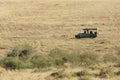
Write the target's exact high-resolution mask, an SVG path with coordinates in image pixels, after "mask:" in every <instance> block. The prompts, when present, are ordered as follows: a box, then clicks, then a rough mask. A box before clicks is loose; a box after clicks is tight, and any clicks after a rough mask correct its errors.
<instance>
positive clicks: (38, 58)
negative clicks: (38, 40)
mask: <svg viewBox="0 0 120 80" xmlns="http://www.w3.org/2000/svg"><path fill="white" fill-rule="evenodd" d="M31 62H32V63H33V67H37V68H46V67H49V66H52V64H53V63H51V60H50V59H49V58H48V57H46V56H44V55H35V56H33V57H32V58H31Z"/></svg>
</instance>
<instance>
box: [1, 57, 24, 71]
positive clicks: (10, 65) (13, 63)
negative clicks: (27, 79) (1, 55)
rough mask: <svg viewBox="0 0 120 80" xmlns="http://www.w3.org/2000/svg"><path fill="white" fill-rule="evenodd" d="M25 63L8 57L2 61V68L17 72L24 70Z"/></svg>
mask: <svg viewBox="0 0 120 80" xmlns="http://www.w3.org/2000/svg"><path fill="white" fill-rule="evenodd" d="M24 65H25V64H24V63H23V62H22V61H20V60H19V59H16V58H12V57H8V58H5V59H3V60H2V66H3V67H4V68H6V69H10V70H15V69H21V68H24Z"/></svg>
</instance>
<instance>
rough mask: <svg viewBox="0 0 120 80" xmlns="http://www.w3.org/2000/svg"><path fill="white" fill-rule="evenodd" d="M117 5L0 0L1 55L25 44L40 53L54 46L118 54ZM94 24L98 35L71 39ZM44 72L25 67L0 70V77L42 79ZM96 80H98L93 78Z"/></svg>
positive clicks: (99, 0)
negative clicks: (35, 71) (18, 69)
mask: <svg viewBox="0 0 120 80" xmlns="http://www.w3.org/2000/svg"><path fill="white" fill-rule="evenodd" d="M119 8H120V1H119V0H26V1H25V0H1V1H0V57H3V56H5V55H6V53H7V52H9V51H10V50H11V49H13V47H15V46H19V45H21V44H25V43H28V44H31V45H33V46H34V47H36V48H37V50H38V51H39V53H43V54H48V53H49V52H50V50H52V49H54V48H61V49H64V50H66V51H68V52H69V53H73V52H80V53H86V52H90V53H96V54H98V55H100V56H103V55H104V54H107V53H113V54H114V53H117V50H118V49H120V38H119V37H120V32H119V30H120V27H119V26H120V10H119ZM94 26H95V27H97V28H98V30H99V35H98V38H96V39H81V40H76V39H74V35H75V34H76V33H79V32H81V31H82V29H83V28H86V27H94ZM103 65H104V64H103ZM0 70H1V69H0ZM47 73H48V74H49V71H48V72H45V73H34V74H33V73H31V71H29V70H28V71H15V72H14V71H13V72H10V71H3V73H2V74H1V71H0V80H16V79H17V80H33V79H34V80H38V79H40V80H45V79H44V78H45V77H44V76H46V75H47V76H48V74H47ZM21 76H22V77H21ZM70 79H72V80H73V78H70ZM70 79H68V80H70ZM96 79H98V80H100V79H99V78H93V79H92V80H96ZM66 80H67V79H66ZM74 80H75V79H74ZM76 80H77V79H76ZM106 80H110V79H106ZM111 80H117V78H116V77H115V78H113V79H111ZM118 80H119V79H118Z"/></svg>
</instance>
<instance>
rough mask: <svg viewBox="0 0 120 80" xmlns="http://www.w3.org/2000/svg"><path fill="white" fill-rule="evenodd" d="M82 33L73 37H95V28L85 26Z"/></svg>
mask: <svg viewBox="0 0 120 80" xmlns="http://www.w3.org/2000/svg"><path fill="white" fill-rule="evenodd" d="M83 30H84V33H78V34H77V35H75V38H77V39H80V38H95V37H97V28H85V29H83Z"/></svg>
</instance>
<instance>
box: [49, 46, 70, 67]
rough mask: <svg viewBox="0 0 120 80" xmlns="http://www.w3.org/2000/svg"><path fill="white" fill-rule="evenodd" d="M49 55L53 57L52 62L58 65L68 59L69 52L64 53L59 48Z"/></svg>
mask: <svg viewBox="0 0 120 80" xmlns="http://www.w3.org/2000/svg"><path fill="white" fill-rule="evenodd" d="M48 56H49V57H50V58H51V62H53V64H54V65H56V66H61V65H63V64H64V63H66V62H67V61H68V59H67V53H64V51H62V50H60V49H58V48H56V49H53V50H51V51H50V54H49V55H48Z"/></svg>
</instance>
